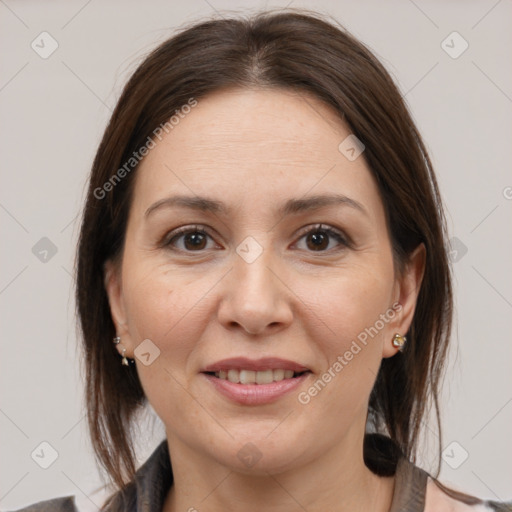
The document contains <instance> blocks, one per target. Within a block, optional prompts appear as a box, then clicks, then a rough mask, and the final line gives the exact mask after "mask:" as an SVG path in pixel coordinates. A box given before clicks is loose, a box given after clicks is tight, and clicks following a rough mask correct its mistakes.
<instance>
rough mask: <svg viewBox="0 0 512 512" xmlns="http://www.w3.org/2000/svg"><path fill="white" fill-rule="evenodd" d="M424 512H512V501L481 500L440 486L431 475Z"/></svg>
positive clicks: (427, 486)
mask: <svg viewBox="0 0 512 512" xmlns="http://www.w3.org/2000/svg"><path fill="white" fill-rule="evenodd" d="M424 512H512V501H510V502H497V501H489V500H481V499H479V498H476V497H474V496H469V495H467V494H463V493H460V492H458V491H454V490H451V489H449V488H447V487H445V486H443V485H440V484H439V483H436V481H435V480H434V479H433V478H432V477H431V476H430V475H429V476H428V478H427V485H426V490H425V508H424Z"/></svg>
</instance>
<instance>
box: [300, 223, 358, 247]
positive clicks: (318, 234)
mask: <svg viewBox="0 0 512 512" xmlns="http://www.w3.org/2000/svg"><path fill="white" fill-rule="evenodd" d="M303 239H304V240H305V250H307V251H312V252H328V251H331V250H340V249H342V248H344V247H350V244H349V242H348V241H347V239H346V238H345V237H344V236H343V234H342V233H341V232H339V231H338V230H335V229H333V228H330V227H323V226H322V225H318V226H315V227H314V228H313V229H309V230H308V231H306V232H305V233H304V234H303V235H302V236H301V238H300V241H301V240H303ZM299 245H300V244H299ZM299 248H303V247H299Z"/></svg>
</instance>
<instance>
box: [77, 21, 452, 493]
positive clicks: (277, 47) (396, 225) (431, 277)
mask: <svg viewBox="0 0 512 512" xmlns="http://www.w3.org/2000/svg"><path fill="white" fill-rule="evenodd" d="M254 87H260V88H274V89H281V90H282V89H285V90H291V91H295V92H299V93H301V94H309V95H311V96H313V97H315V98H317V99H319V100H321V101H323V102H324V103H325V104H326V105H328V106H329V107H330V108H331V109H332V110H333V111H334V112H336V113H337V114H338V116H339V119H340V121H342V122H344V123H346V125H347V126H348V127H349V128H350V130H351V132H352V133H353V134H354V135H355V136H356V137H357V138H358V139H359V140H361V141H362V142H363V144H364V146H365V150H364V153H363V158H364V159H365V161H366V163H367V165H368V167H369V169H370V171H371V173H372V175H373V176H374V178H375V180H376V182H377V184H378V188H379V192H380V195H381V198H382V201H383V204H384V209H385V212H386V222H387V225H388V228H389V233H390V239H391V244H392V251H393V259H394V263H395V270H396V271H397V272H398V273H399V272H402V271H403V269H404V268H405V265H406V264H407V261H408V257H409V256H410V254H411V253H412V251H413V250H414V249H415V248H416V247H417V246H418V245H419V244H421V243H423V244H424V245H425V248H426V262H425V271H424V277H423V281H422V285H421V288H420V291H419V294H418V298H417V304H416V310H415V314H414V318H413V321H412V324H411V327H410V329H409V331H408V332H407V333H406V334H407V338H408V341H407V343H406V345H405V348H404V350H403V351H402V352H398V353H397V354H396V355H395V356H394V357H391V358H386V359H383V361H382V364H381V366H380V369H379V372H378V375H377V377H376V381H375V385H374V387H373V390H372V392H371V395H370V397H369V424H371V425H372V428H373V431H374V432H375V433H377V435H375V434H374V435H373V436H371V435H370V434H367V436H366V440H365V446H364V448H365V449H364V459H365V463H366V465H367V466H368V467H369V468H370V469H372V470H373V471H374V472H375V473H378V474H381V475H385V474H392V470H393V469H392V466H393V465H392V464H391V465H390V460H391V459H394V460H396V458H397V457H398V456H399V455H403V456H405V457H407V458H408V459H409V460H411V461H412V462H414V461H415V460H416V457H417V454H416V451H417V448H418V440H419V439H420V434H421V433H422V421H423V420H424V418H425V415H426V414H427V413H428V412H430V411H431V407H432V405H433V406H434V410H435V417H436V420H437V429H438V432H439V453H438V459H437V462H438V466H437V472H436V476H437V475H438V474H439V468H440V451H441V450H440V448H441V446H442V445H441V423H440V411H439V403H438V393H439V390H440V383H441V380H442V375H443V367H444V361H445V358H446V354H447V349H448V342H449V339H450V331H451V321H452V312H453V297H452V285H451V270H450V266H449V263H448V257H447V243H446V240H447V235H446V232H447V230H446V220H445V216H444V212H443V207H442V200H441V196H440V193H439V190H438V185H437V182H436V178H435V175H434V171H433V168H432V164H431V161H430V159H429V156H428V154H427V150H426V148H425V145H424V143H423V142H422V139H421V136H420V134H419V133H418V130H417V128H416V126H415V124H414V122H413V120H412V118H411V115H410V114H409V112H408V109H407V106H406V104H405V101H404V98H403V97H402V95H401V93H400V91H399V90H398V89H397V87H396V85H395V84H394V82H393V79H392V78H391V76H390V75H389V74H388V72H387V71H386V69H385V68H384V67H383V66H382V64H381V63H380V62H379V61H378V59H377V58H376V57H375V56H374V55H373V54H372V53H371V52H370V50H368V49H367V48H366V47H365V46H364V45H363V44H362V43H360V42H359V41H357V40H356V39H355V38H354V37H353V36H351V35H350V34H349V33H347V31H346V30H344V29H343V28H340V27H338V26H336V25H335V24H334V23H331V22H329V21H327V20H325V19H324V18H323V17H321V16H320V15H318V14H316V13H314V14H313V13H310V12H305V11H302V12H295V11H284V12H277V13H272V12H263V13H258V14H256V15H252V16H250V17H247V18H244V17H235V18H231V19H213V20H207V21H203V22H200V23H196V24H194V25H192V26H189V27H187V28H185V29H183V30H182V31H181V32H179V33H178V34H176V35H174V36H173V37H171V38H170V39H168V40H166V41H165V42H164V43H162V44H161V45H159V46H158V47H157V48H156V49H155V50H153V51H152V52H151V53H150V54H149V55H148V56H147V57H146V58H145V59H144V60H143V62H142V63H141V64H140V66H139V67H138V68H137V69H136V71H135V72H134V73H133V75H132V76H131V78H130V79H129V81H128V82H127V84H126V85H125V87H124V90H123V92H122V94H121V97H120V99H119V101H118V103H117V105H116V107H115V110H114V112H113V114H112V117H111V119H110V121H109V123H108V126H107V128H106V130H105V133H104V135H103V138H102V140H101V143H100V145H99V148H98V151H97V153H96V156H95V159H94V162H93V165H92V170H91V174H90V181H89V188H88V193H87V198H86V203H85V208H84V212H83V220H82V225H81V233H80V239H79V245H78V253H77V290H76V298H77V308H78V316H79V319H80V327H81V334H82V343H83V351H84V361H85V374H86V383H85V401H86V406H87V417H88V426H89V431H90V436H91V440H92V445H93V449H94V451H95V454H96V457H97V459H98V461H99V462H100V464H101V465H102V466H103V468H104V469H105V470H106V472H107V474H108V475H109V476H110V478H111V480H112V482H113V483H114V484H115V485H116V487H117V488H118V489H122V488H124V487H126V486H127V484H128V483H129V482H130V481H131V480H132V479H133V477H134V474H135V471H136V470H135V455H134V454H135V451H134V446H133V439H132V436H131V428H130V426H131V425H132V423H133V421H134V417H135V413H136V412H137V411H138V410H139V409H141V408H143V406H144V405H145V404H146V403H147V398H146V396H145V394H144V391H143V389H142V386H141V383H140V381H139V378H138V374H137V370H136V367H135V366H134V365H133V366H128V367H126V366H122V365H121V364H120V361H119V354H118V353H117V351H116V350H115V347H114V345H113V343H112V338H113V337H114V336H115V335H116V333H115V328H114V324H113V321H112V318H111V314H110V309H109V303H108V298H107V294H106V290H105V286H104V277H105V276H104V264H105V262H106V261H108V260H113V261H119V259H120V258H121V257H122V250H123V244H124V238H125V231H126V226H127V219H128V213H129V208H130V203H131V197H132V194H133V188H134V187H133V184H134V178H135V175H136V170H137V166H136V165H135V166H134V168H133V170H131V171H130V172H126V173H124V174H123V179H118V180H116V182H115V183H113V181H112V180H113V178H114V175H115V174H116V173H118V170H120V168H121V167H122V166H123V164H125V163H126V162H128V161H130V158H132V156H133V154H134V152H136V151H138V150H139V148H141V147H142V146H144V144H145V143H146V142H147V140H149V139H148V138H151V137H152V136H153V135H154V134H155V132H156V129H157V128H158V127H159V126H161V125H164V124H165V123H167V122H168V121H169V119H170V118H171V117H172V116H173V114H174V113H175V112H176V110H179V109H180V108H181V107H182V106H183V105H186V104H187V103H188V102H189V101H190V98H194V99H195V100H196V101H198V100H199V101H200V99H201V98H203V97H205V96H207V95H209V94H211V93H213V92H215V91H219V90H222V89H229V88H254ZM124 168H125V169H126V167H124ZM117 176H118V177H119V176H120V174H119V173H118V174H117ZM107 182H110V183H111V184H113V185H112V186H111V187H108V188H107V187H106V186H105V184H106V183H107ZM99 190H103V192H101V193H99V192H98V191H99ZM107 190H108V191H107ZM105 191H107V192H105ZM393 454H394V455H393Z"/></svg>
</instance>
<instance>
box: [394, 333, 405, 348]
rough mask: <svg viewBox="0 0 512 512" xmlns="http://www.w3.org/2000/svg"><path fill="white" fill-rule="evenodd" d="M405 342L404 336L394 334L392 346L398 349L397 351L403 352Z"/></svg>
mask: <svg viewBox="0 0 512 512" xmlns="http://www.w3.org/2000/svg"><path fill="white" fill-rule="evenodd" d="M406 341H407V338H406V337H405V336H402V335H401V334H398V333H396V334H395V336H394V337H393V346H394V347H396V348H398V350H400V351H401V350H403V348H404V345H405V342H406Z"/></svg>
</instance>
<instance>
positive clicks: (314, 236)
mask: <svg viewBox="0 0 512 512" xmlns="http://www.w3.org/2000/svg"><path fill="white" fill-rule="evenodd" d="M306 244H307V246H308V249H311V250H312V251H323V250H325V249H327V247H328V246H329V236H328V235H326V234H325V233H322V232H318V231H316V232H313V233H309V234H308V235H306Z"/></svg>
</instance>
